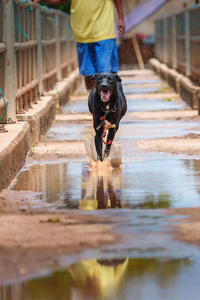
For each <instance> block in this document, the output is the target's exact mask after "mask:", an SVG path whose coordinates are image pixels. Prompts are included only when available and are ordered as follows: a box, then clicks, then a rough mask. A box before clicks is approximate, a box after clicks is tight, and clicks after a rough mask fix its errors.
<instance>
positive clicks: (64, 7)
mask: <svg viewBox="0 0 200 300" xmlns="http://www.w3.org/2000/svg"><path fill="white" fill-rule="evenodd" d="M41 4H42V5H44V6H47V7H49V8H55V9H58V10H62V11H63V12H65V13H67V14H70V6H71V0H69V1H68V2H67V3H65V4H59V5H52V4H46V3H44V2H41Z"/></svg>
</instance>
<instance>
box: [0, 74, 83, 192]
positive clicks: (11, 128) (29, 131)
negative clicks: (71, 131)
mask: <svg viewBox="0 0 200 300" xmlns="http://www.w3.org/2000/svg"><path fill="white" fill-rule="evenodd" d="M81 80H82V76H81V75H79V73H78V69H77V70H75V71H74V72H72V73H71V74H70V75H69V77H68V78H66V79H64V80H63V81H62V82H58V83H57V84H56V87H55V89H54V90H52V91H49V92H48V93H45V95H44V96H42V97H41V98H40V100H39V101H38V103H37V104H34V105H33V107H32V108H30V109H29V111H28V112H27V113H26V114H22V115H17V121H18V122H17V123H15V124H6V125H5V128H6V129H7V130H8V132H5V133H0V170H1V172H0V191H1V189H3V188H6V187H7V186H8V185H9V184H10V182H11V181H12V179H13V178H14V177H15V176H16V175H17V173H18V172H19V171H20V169H21V168H22V167H23V166H24V164H25V159H26V155H27V151H28V150H29V149H30V147H31V146H32V145H36V144H37V143H38V142H39V140H40V137H41V135H44V134H45V133H46V132H47V130H48V129H49V127H50V126H51V124H52V121H53V120H54V119H55V112H56V108H61V107H63V106H64V105H65V104H66V103H67V102H68V101H69V95H70V94H71V93H72V92H73V91H74V90H75V89H76V87H77V86H78V84H79V83H80V82H81Z"/></svg>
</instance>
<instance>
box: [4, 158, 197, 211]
mask: <svg viewBox="0 0 200 300" xmlns="http://www.w3.org/2000/svg"><path fill="white" fill-rule="evenodd" d="M127 159H128V158H127ZM130 159H131V158H130ZM199 177H200V160H195V159H193V160H189V159H174V158H171V157H170V158H169V157H163V156H162V157H160V158H159V156H158V155H157V156H156V157H151V156H150V155H149V156H146V157H145V158H142V157H140V158H137V159H134V158H132V160H131V161H129V162H128V163H126V161H125V162H124V166H123V169H121V168H118V169H112V170H110V169H106V170H104V171H102V170H101V171H97V170H91V171H90V170H89V165H88V164H87V163H86V162H76V163H59V164H43V165H33V166H30V167H27V169H23V170H22V171H21V172H20V173H19V175H18V177H17V179H16V181H15V182H14V185H13V186H10V188H11V189H13V190H17V191H34V192H39V193H41V199H42V200H43V201H47V202H49V203H54V204H56V205H57V207H58V208H76V209H78V208H79V209H82V210H96V209H105V208H132V209H136V208H145V209H146V208H166V207H192V206H199V205H200V180H199Z"/></svg>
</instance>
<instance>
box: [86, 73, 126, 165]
mask: <svg viewBox="0 0 200 300" xmlns="http://www.w3.org/2000/svg"><path fill="white" fill-rule="evenodd" d="M92 79H93V80H95V85H94V88H93V90H92V91H91V93H90V95H89V100H88V107H89V110H90V112H91V114H92V115H93V126H94V130H95V132H96V135H95V146H96V151H97V156H98V159H100V160H101V161H103V159H104V154H103V153H102V146H103V143H104V144H106V149H105V157H107V156H108V155H109V153H110V148H111V144H112V142H113V140H114V137H115V133H116V132H117V130H118V128H119V122H120V120H121V118H122V117H123V116H124V115H125V113H126V110H127V103H126V98H125V95H124V92H123V88H122V84H121V81H122V80H121V78H120V77H119V76H118V75H117V74H114V73H101V74H95V75H94V76H93V77H92ZM107 130H108V134H107V140H106V141H105V140H104V138H105V135H106V131H107Z"/></svg>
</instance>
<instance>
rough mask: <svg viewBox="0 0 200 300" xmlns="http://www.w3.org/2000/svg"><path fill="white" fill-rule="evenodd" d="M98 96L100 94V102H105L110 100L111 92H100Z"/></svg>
mask: <svg viewBox="0 0 200 300" xmlns="http://www.w3.org/2000/svg"><path fill="white" fill-rule="evenodd" d="M100 94H101V101H104V102H107V101H108V100H109V99H110V95H111V94H112V90H101V91H100Z"/></svg>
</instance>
